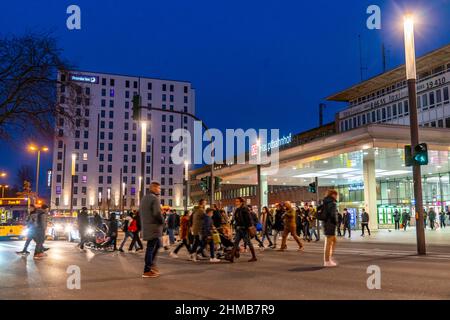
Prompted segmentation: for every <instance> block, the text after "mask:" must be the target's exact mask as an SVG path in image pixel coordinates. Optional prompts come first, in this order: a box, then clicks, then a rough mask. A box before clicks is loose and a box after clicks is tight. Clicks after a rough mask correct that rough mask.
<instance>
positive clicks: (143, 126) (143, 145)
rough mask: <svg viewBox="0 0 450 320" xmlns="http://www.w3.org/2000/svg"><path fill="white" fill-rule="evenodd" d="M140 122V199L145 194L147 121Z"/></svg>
mask: <svg viewBox="0 0 450 320" xmlns="http://www.w3.org/2000/svg"><path fill="white" fill-rule="evenodd" d="M140 124H141V177H140V178H139V199H142V198H143V197H144V195H145V152H146V151H147V122H146V121H142V120H141V121H140ZM139 201H140V200H139Z"/></svg>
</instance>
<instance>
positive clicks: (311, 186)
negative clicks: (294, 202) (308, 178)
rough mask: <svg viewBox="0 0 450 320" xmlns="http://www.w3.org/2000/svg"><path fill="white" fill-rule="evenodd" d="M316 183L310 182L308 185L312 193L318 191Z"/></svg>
mask: <svg viewBox="0 0 450 320" xmlns="http://www.w3.org/2000/svg"><path fill="white" fill-rule="evenodd" d="M316 191H317V190H316V183H315V182H313V183H310V184H309V186H308V192H310V193H316Z"/></svg>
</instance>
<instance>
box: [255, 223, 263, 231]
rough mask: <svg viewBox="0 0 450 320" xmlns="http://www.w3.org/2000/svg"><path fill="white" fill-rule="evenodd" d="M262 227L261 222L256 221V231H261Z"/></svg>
mask: <svg viewBox="0 0 450 320" xmlns="http://www.w3.org/2000/svg"><path fill="white" fill-rule="evenodd" d="M262 228H263V226H262V223H261V222H258V223H257V224H256V231H262Z"/></svg>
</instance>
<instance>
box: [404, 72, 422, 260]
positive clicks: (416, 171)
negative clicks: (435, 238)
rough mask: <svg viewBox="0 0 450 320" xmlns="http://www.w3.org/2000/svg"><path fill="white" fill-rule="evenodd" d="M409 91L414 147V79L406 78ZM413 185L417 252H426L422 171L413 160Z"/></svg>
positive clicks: (416, 132) (416, 128)
mask: <svg viewBox="0 0 450 320" xmlns="http://www.w3.org/2000/svg"><path fill="white" fill-rule="evenodd" d="M408 93H409V106H410V107H409V121H410V130H411V147H412V148H414V147H415V146H417V145H418V144H419V124H418V120H417V105H416V103H417V102H416V94H417V92H416V79H408ZM413 185H414V199H415V208H416V236H417V253H418V254H421V255H424V254H426V246H425V230H424V228H425V225H424V219H423V217H424V215H423V198H422V173H421V169H420V165H419V164H418V163H416V161H413Z"/></svg>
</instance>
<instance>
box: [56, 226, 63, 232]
mask: <svg viewBox="0 0 450 320" xmlns="http://www.w3.org/2000/svg"><path fill="white" fill-rule="evenodd" d="M55 230H56V231H61V230H63V226H62V225H60V224H55Z"/></svg>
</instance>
